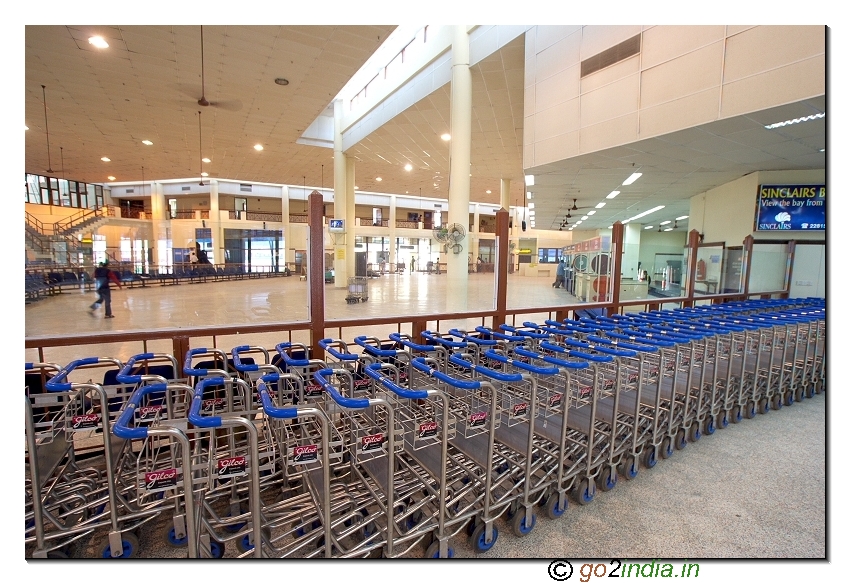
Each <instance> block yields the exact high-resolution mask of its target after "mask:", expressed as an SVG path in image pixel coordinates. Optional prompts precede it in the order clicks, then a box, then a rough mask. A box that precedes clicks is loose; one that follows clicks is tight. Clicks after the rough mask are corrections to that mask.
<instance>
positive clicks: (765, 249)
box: [749, 243, 789, 293]
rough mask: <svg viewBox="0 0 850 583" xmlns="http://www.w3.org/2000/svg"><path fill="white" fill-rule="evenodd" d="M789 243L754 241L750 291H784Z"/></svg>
mask: <svg viewBox="0 0 850 583" xmlns="http://www.w3.org/2000/svg"><path fill="white" fill-rule="evenodd" d="M788 258H789V254H788V245H787V244H785V243H754V244H753V255H752V258H751V260H750V261H751V265H750V286H749V291H750V293H757V292H776V291H784V290H785V289H786V287H787V277H788Z"/></svg>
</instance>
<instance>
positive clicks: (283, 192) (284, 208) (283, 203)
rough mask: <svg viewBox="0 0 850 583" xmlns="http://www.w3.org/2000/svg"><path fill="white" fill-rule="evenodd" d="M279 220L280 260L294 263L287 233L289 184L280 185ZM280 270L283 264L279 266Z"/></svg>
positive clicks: (290, 240)
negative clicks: (280, 235) (281, 254)
mask: <svg viewBox="0 0 850 583" xmlns="http://www.w3.org/2000/svg"><path fill="white" fill-rule="evenodd" d="M280 220H281V223H283V225H282V229H283V256H282V257H281V261H283V262H284V263H295V249H290V247H292V243H291V242H292V238H291V237H290V233H289V186H288V185H284V186H281V187H280ZM280 268H281V270H282V269H283V266H282V265H281V266H280Z"/></svg>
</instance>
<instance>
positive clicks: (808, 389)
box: [803, 381, 820, 399]
mask: <svg viewBox="0 0 850 583" xmlns="http://www.w3.org/2000/svg"><path fill="white" fill-rule="evenodd" d="M819 385H820V381H818V382H816V383H811V384H808V385H806V386H805V388H803V394H804V395H806V397H807V398H809V399H811V398H812V397H814V396H815V395H816V394H818V395H819V394H820V392H819V391H818V386H819Z"/></svg>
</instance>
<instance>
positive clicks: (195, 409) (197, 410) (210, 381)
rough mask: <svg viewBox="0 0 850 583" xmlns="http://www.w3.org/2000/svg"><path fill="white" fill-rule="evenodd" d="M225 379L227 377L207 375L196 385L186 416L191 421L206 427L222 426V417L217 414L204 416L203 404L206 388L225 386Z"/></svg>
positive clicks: (198, 425)
mask: <svg viewBox="0 0 850 583" xmlns="http://www.w3.org/2000/svg"><path fill="white" fill-rule="evenodd" d="M224 381H225V379H224V378H222V377H207V378H205V379H202V380H201V381H200V382H199V383H198V384H197V385H195V392H194V394H193V395H192V405H191V407H189V414H188V415H187V416H186V417H187V419H189V422H190V423H192V424H193V425H195V426H197V427H204V428H212V427H221V417H219V416H217V415H210V416H208V417H204V416H202V415H201V405H202V404H203V399H204V390H205V389H206V388H207V387H209V386H217V385H222V386H223V385H224Z"/></svg>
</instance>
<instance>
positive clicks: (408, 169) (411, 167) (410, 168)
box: [404, 164, 413, 172]
mask: <svg viewBox="0 0 850 583" xmlns="http://www.w3.org/2000/svg"><path fill="white" fill-rule="evenodd" d="M404 169H405V170H407V171H408V172H410V171H411V170H413V165H412V164H405V165H404Z"/></svg>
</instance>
